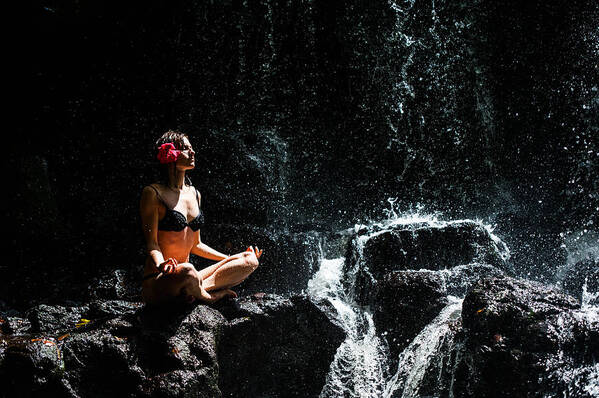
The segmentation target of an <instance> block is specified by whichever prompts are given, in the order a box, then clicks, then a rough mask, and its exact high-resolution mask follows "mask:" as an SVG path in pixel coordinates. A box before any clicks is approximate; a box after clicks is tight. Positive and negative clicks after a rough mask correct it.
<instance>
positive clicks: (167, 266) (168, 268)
mask: <svg viewBox="0 0 599 398" xmlns="http://www.w3.org/2000/svg"><path fill="white" fill-rule="evenodd" d="M177 265H179V264H178V263H177V260H175V259H174V258H172V257H170V258H169V259H168V260H166V261H164V262H162V263H160V264H159V265H158V270H159V271H160V272H164V273H165V274H168V273H171V272H174V271H175V269H176V268H177Z"/></svg>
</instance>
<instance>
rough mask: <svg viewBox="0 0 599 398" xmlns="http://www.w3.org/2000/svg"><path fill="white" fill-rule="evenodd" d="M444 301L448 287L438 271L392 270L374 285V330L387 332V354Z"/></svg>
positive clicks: (417, 329) (427, 320)
mask: <svg viewBox="0 0 599 398" xmlns="http://www.w3.org/2000/svg"><path fill="white" fill-rule="evenodd" d="M446 305H447V291H446V290H445V287H444V285H443V280H442V279H441V277H440V276H439V275H436V274H434V273H431V272H419V271H394V272H390V273H388V274H387V275H385V277H384V278H383V279H382V280H380V281H379V282H378V283H377V285H376V288H375V289H374V297H373V306H374V308H373V318H374V322H375V324H376V328H377V332H379V333H382V335H383V336H386V338H387V342H388V344H389V352H390V357H391V358H392V359H393V358H397V356H398V354H399V353H400V352H401V351H403V349H404V348H405V347H407V346H408V345H409V344H410V342H411V341H412V339H413V338H414V337H416V335H417V334H418V333H419V332H420V331H421V330H422V329H423V328H424V327H425V326H426V325H428V324H429V323H430V322H431V321H432V320H433V319H434V318H435V317H436V316H437V315H438V314H439V312H440V311H441V309H443V307H445V306H446Z"/></svg>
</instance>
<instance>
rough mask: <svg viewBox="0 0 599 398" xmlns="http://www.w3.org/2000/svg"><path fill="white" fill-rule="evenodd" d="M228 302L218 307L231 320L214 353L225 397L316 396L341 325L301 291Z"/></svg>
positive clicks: (338, 337) (329, 362)
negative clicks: (288, 295) (217, 357)
mask: <svg viewBox="0 0 599 398" xmlns="http://www.w3.org/2000/svg"><path fill="white" fill-rule="evenodd" d="M232 304H235V306H228V307H224V308H221V311H222V312H223V314H225V316H226V317H227V318H228V319H229V323H228V324H227V326H226V327H225V328H224V330H223V334H222V341H223V344H221V345H220V349H219V352H218V356H219V364H220V373H219V386H220V389H221V391H222V392H223V396H227V397H228V396H231V397H261V396H269V397H270V396H272V397H317V396H318V395H319V393H320V390H321V389H322V386H323V385H324V382H325V376H326V374H327V372H328V370H329V366H330V364H331V362H332V359H333V356H334V355H335V352H336V350H337V347H339V345H340V344H341V342H342V341H343V340H344V338H345V333H344V332H343V331H342V329H341V328H340V327H339V326H336V325H334V324H332V323H331V322H330V321H329V320H328V318H327V317H326V316H325V314H324V313H322V312H320V310H318V309H317V308H316V306H315V305H314V304H313V303H312V302H311V301H310V300H307V299H306V298H305V297H301V296H295V297H291V298H290V299H284V298H277V297H273V296H258V297H256V296H253V297H250V298H247V299H242V300H239V301H236V302H234V303H232ZM225 342H226V343H225Z"/></svg>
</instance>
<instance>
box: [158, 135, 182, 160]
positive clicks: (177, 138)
mask: <svg viewBox="0 0 599 398" xmlns="http://www.w3.org/2000/svg"><path fill="white" fill-rule="evenodd" d="M185 138H187V139H189V137H188V136H187V134H185V133H182V132H180V131H178V130H169V131H167V132H166V133H164V134H162V135H161V136H160V138H158V139H157V140H156V145H155V148H154V157H156V155H157V154H158V148H159V147H160V145H162V144H166V143H167V142H172V143H173V145H174V146H175V148H177V149H181V148H183V140H184V139H185Z"/></svg>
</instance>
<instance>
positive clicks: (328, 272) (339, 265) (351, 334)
mask: <svg viewBox="0 0 599 398" xmlns="http://www.w3.org/2000/svg"><path fill="white" fill-rule="evenodd" d="M344 261H345V258H343V257H340V258H336V259H331V260H329V259H322V260H321V262H320V269H319V270H318V272H316V274H315V275H314V277H313V278H312V280H310V282H309V283H308V294H309V295H310V296H311V297H312V298H314V299H315V300H316V301H320V300H327V301H328V302H330V303H331V304H332V305H333V307H334V308H335V310H336V311H337V314H336V315H337V321H338V322H339V323H340V324H341V325H342V327H343V329H344V330H345V332H346V333H347V337H346V339H345V341H344V342H343V343H342V344H341V346H340V347H339V348H338V349H337V353H336V354H335V358H334V360H333V363H332V364H331V368H330V370H329V373H328V375H327V378H326V384H325V386H324V388H323V389H322V392H321V394H320V396H321V397H339V396H344V397H348V396H349V397H377V396H380V395H381V393H382V388H383V387H384V385H385V381H384V374H385V372H386V369H385V365H386V362H387V361H386V355H387V354H386V352H385V349H384V346H383V344H382V342H381V340H380V338H379V337H378V336H377V334H376V329H375V326H374V322H373V320H372V314H371V313H369V312H368V311H367V310H365V309H363V308H360V306H358V304H356V301H355V297H354V296H353V294H352V292H348V291H346V290H345V289H344V288H343V284H342V282H341V279H342V276H343V264H344ZM354 271H355V270H354Z"/></svg>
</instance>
